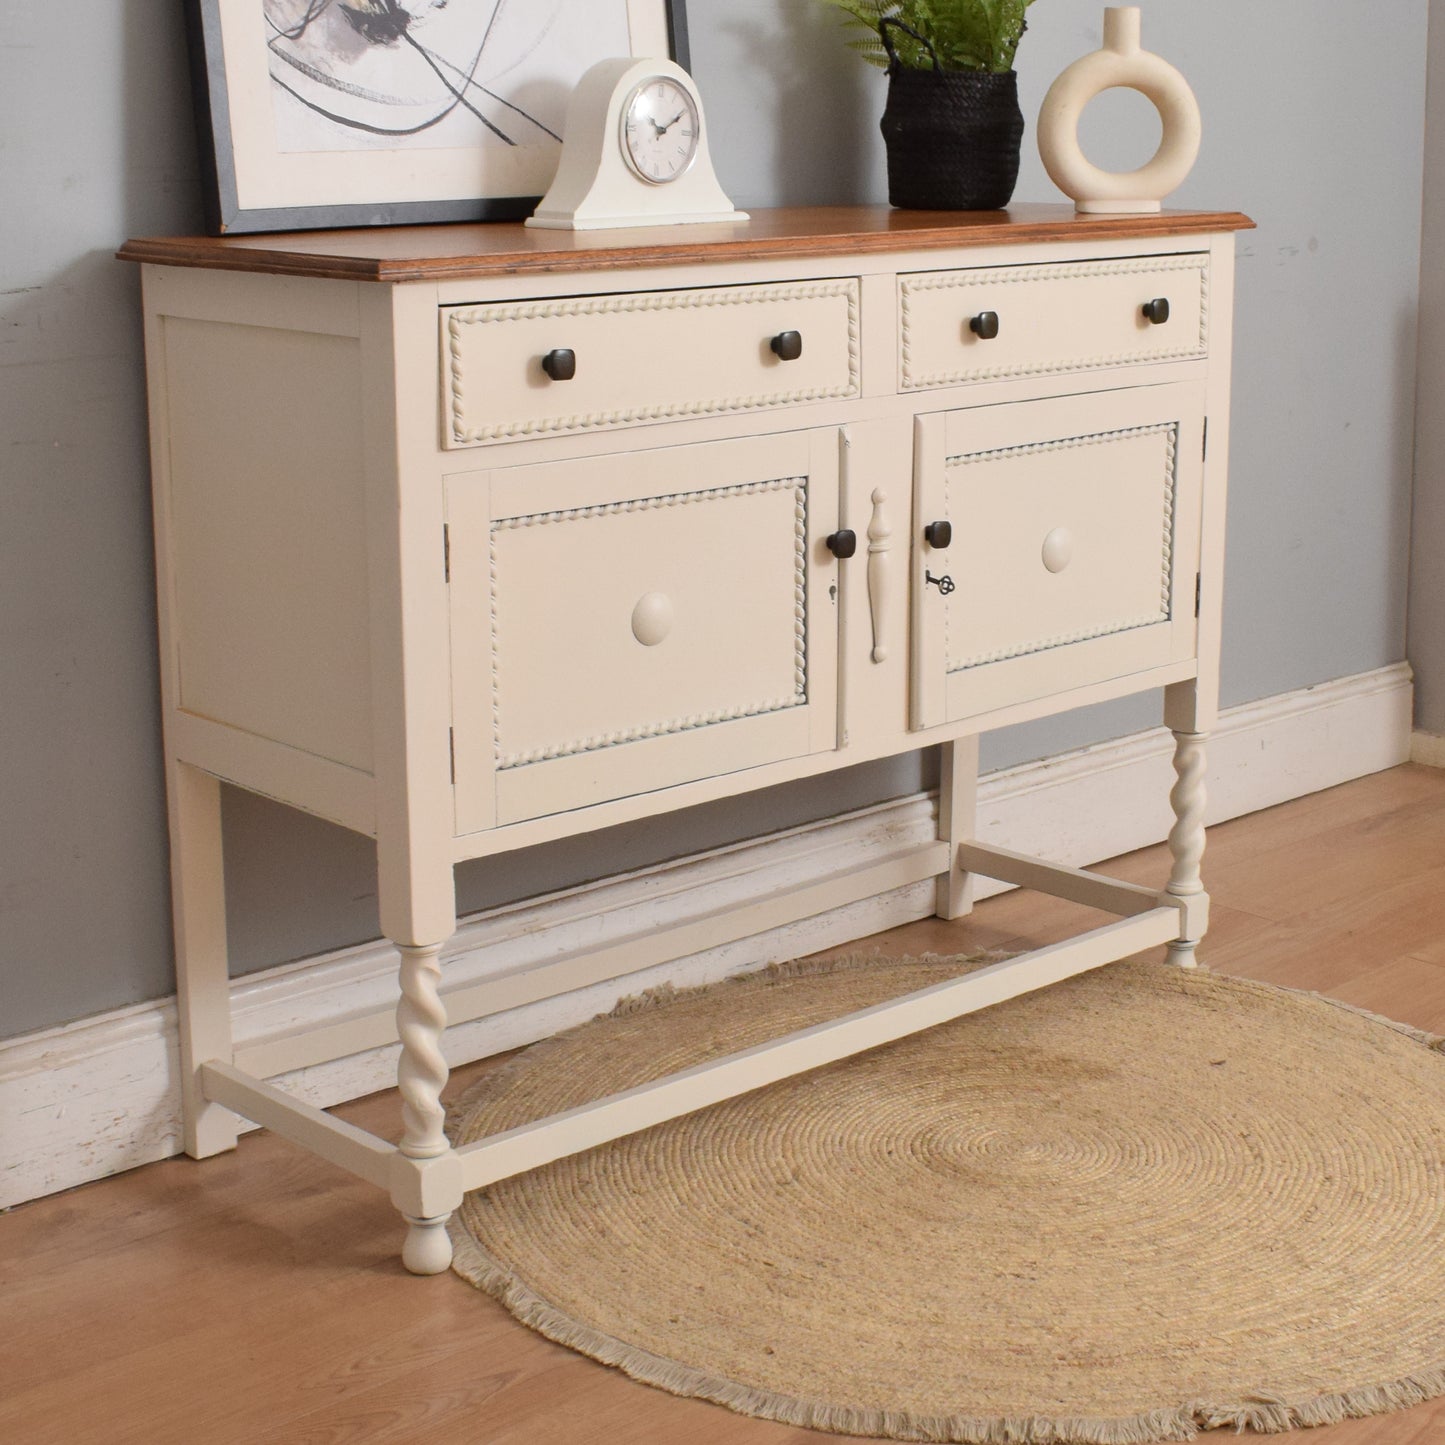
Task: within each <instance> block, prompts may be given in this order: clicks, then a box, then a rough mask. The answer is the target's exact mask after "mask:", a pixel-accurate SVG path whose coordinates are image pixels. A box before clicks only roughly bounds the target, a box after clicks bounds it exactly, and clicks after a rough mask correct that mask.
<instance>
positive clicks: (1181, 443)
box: [912, 383, 1204, 728]
mask: <svg viewBox="0 0 1445 1445" xmlns="http://www.w3.org/2000/svg"><path fill="white" fill-rule="evenodd" d="M1203 396H1204V394H1203V388H1202V386H1201V385H1199V384H1197V383H1187V384H1182V385H1166V386H1149V387H1140V388H1137V389H1133V390H1128V391H1115V392H1103V393H1098V394H1095V395H1092V396H1076V397H1064V398H1058V399H1054V400H1050V401H1038V402H1025V403H1020V404H1018V405H1013V406H997V407H980V408H977V409H973V410H967V411H955V412H940V413H936V414H934V415H931V416H924V417H920V418H919V419H918V421H917V423H916V437H915V442H916V452H915V458H914V462H915V472H914V492H915V504H916V507H917V510H916V512H915V516H916V517H917V519H918V532H919V537H918V540H917V543H916V550H915V555H914V575H913V594H912V595H913V635H914V654H913V678H912V693H913V696H912V719H913V726H914V727H915V728H923V727H931V726H934V725H935V724H938V723H943V722H954V721H959V720H962V719H965V718H968V717H972V716H977V715H978V714H981V713H985V712H989V711H991V710H993V709H995V708H1000V707H1006V706H1009V705H1010V704H1013V703H1018V702H1026V701H1029V700H1032V699H1035V698H1040V697H1047V696H1052V695H1056V694H1059V693H1064V692H1067V691H1069V690H1070V689H1072V688H1077V687H1083V686H1086V685H1088V684H1090V683H1094V682H1100V681H1103V680H1105V679H1109V678H1115V677H1123V676H1126V675H1128V674H1129V673H1134V672H1141V671H1144V670H1145V669H1147V668H1151V667H1158V666H1162V665H1164V664H1167V663H1170V662H1175V661H1179V660H1182V659H1185V658H1189V657H1192V656H1193V655H1194V651H1195V636H1196V627H1195V621H1196V619H1195V611H1194V606H1195V602H1194V599H1195V578H1196V569H1197V566H1198V556H1199V508H1200V485H1201V478H1202V473H1203V405H1204V401H1203ZM934 521H947V522H948V523H950V524H951V528H952V537H951V539H950V540H949V542H948V545H947V546H946V547H934V546H931V545H930V544H929V543H928V541H926V540H924V536H923V532H924V528H925V527H927V525H928V524H929V523H931V522H934ZM935 536H937V534H936V533H935Z"/></svg>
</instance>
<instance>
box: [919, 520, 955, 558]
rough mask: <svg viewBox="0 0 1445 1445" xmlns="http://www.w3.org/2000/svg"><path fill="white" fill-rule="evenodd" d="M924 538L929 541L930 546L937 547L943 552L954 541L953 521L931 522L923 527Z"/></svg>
mask: <svg viewBox="0 0 1445 1445" xmlns="http://www.w3.org/2000/svg"><path fill="white" fill-rule="evenodd" d="M923 540H924V541H925V542H927V543H928V545H929V546H930V547H933V548H936V549H937V550H938V551H940V552H941V551H942V550H943V549H944V548H945V547H946V546H948V544H949V543H950V542H951V541H953V523H952V522H930V523H929V524H928V525H927V526H926V527H925V528H924V529H923Z"/></svg>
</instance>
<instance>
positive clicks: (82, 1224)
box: [0, 767, 1445, 1445]
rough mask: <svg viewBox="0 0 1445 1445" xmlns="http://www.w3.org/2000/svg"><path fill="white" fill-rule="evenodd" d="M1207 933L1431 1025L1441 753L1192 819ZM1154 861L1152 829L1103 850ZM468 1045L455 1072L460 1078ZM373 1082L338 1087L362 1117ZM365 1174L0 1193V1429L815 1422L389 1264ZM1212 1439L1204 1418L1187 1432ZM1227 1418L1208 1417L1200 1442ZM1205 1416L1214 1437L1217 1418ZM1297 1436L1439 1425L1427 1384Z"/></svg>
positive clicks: (1222, 963)
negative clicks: (353, 1089) (1200, 837)
mask: <svg viewBox="0 0 1445 1445" xmlns="http://www.w3.org/2000/svg"><path fill="white" fill-rule="evenodd" d="M1205 863H1206V874H1207V880H1208V882H1209V885H1210V888H1211V891H1212V893H1213V895H1214V899H1215V910H1214V928H1213V931H1212V933H1211V936H1210V940H1209V943H1208V947H1207V949H1206V950H1205V957H1206V958H1207V961H1208V962H1209V963H1210V964H1211V965H1212V966H1213V967H1214V968H1216V969H1217V970H1219V971H1221V972H1232V973H1238V974H1247V975H1249V976H1251V977H1254V978H1259V979H1265V980H1270V981H1273V982H1278V983H1283V984H1289V985H1294V986H1300V987H1307V988H1315V989H1320V990H1323V991H1325V992H1328V993H1331V994H1334V995H1335V996H1336V997H1338V998H1342V999H1345V1000H1348V1001H1349V1002H1350V1003H1354V1004H1359V1005H1363V1006H1364V1007H1367V1008H1370V1009H1374V1010H1377V1011H1379V1012H1381V1013H1384V1014H1387V1015H1390V1016H1392V1017H1394V1018H1398V1019H1403V1020H1407V1021H1408V1022H1410V1023H1413V1024H1416V1025H1418V1026H1420V1027H1423V1028H1426V1029H1430V1030H1433V1031H1436V1032H1439V1033H1445V771H1433V770H1428V769H1424V768H1416V767H1404V768H1398V769H1396V770H1394V771H1392V772H1389V773H1383V774H1379V775H1377V776H1375V777H1372V778H1366V779H1362V780H1360V781H1359V782H1355V783H1350V784H1347V785H1346V786H1344V787H1341V788H1336V789H1334V790H1332V791H1331V792H1328V793H1320V794H1316V795H1315V796H1313V797H1310V798H1305V799H1302V800H1300V801H1298V802H1294V803H1289V804H1286V805H1285V806H1283V807H1279V808H1274V809H1271V810H1270V811H1268V812H1264V813H1258V814H1255V815H1254V816H1253V817H1250V818H1244V819H1240V820H1238V821H1236V822H1233V823H1227V824H1224V825H1222V826H1220V827H1218V828H1215V829H1213V830H1211V833H1210V844H1209V853H1208V856H1207V857H1206V859H1205ZM1111 866H1112V867H1113V870H1114V871H1116V872H1118V873H1119V874H1120V876H1122V877H1125V878H1129V879H1132V880H1136V881H1141V882H1157V881H1159V880H1161V879H1162V878H1163V877H1164V876H1165V874H1166V872H1167V861H1166V858H1165V854H1164V852H1163V850H1162V849H1158V848H1155V849H1149V850H1147V851H1145V852H1142V853H1137V854H1133V855H1131V856H1129V857H1128V858H1125V859H1122V860H1119V861H1118V863H1117V864H1115V865H1111ZM1078 917H1079V915H1078V911H1077V910H1074V909H1072V908H1071V907H1069V906H1066V905H1063V904H1059V903H1056V902H1054V901H1052V900H1046V899H1041V898H1039V897H1038V896H1037V895H1032V894H1021V893H1015V894H1011V895H1006V896H1003V897H999V898H996V899H991V900H989V901H987V902H985V903H983V904H981V905H980V906H979V907H978V909H977V910H976V911H975V913H974V914H973V916H972V917H970V918H968V919H965V920H961V921H959V922H958V923H953V924H942V923H938V922H927V923H920V924H915V925H913V926H911V927H908V928H902V929H897V930H895V931H894V932H892V933H889V934H884V935H880V936H879V937H878V938H876V939H873V940H870V941H869V946H876V947H877V949H878V951H879V952H880V953H883V952H894V951H902V950H920V949H936V950H941V951H961V950H971V949H976V948H979V947H1009V948H1021V947H1026V946H1030V945H1035V944H1040V943H1044V942H1048V941H1051V940H1053V939H1054V938H1056V937H1058V936H1060V935H1061V934H1063V933H1067V932H1068V931H1070V929H1071V927H1073V926H1075V925H1076V924H1077V922H1078ZM484 1067H485V1066H484V1065H478V1066H473V1067H472V1068H469V1069H466V1070H463V1071H460V1075H459V1079H458V1082H467V1081H469V1080H470V1079H471V1078H473V1077H475V1076H476V1075H477V1073H478V1072H479V1071H480V1070H481V1069H482V1068H484ZM395 1111H396V1102H395V1099H394V1097H393V1096H392V1095H379V1096H377V1097H376V1098H373V1099H368V1100H363V1101H361V1102H360V1103H357V1104H354V1105H350V1106H348V1107H347V1108H345V1109H343V1110H341V1111H340V1112H341V1113H343V1114H344V1115H346V1117H348V1118H351V1119H353V1120H355V1121H357V1122H359V1123H362V1124H364V1125H366V1126H367V1127H370V1128H374V1129H377V1130H378V1131H388V1130H389V1128H390V1123H391V1120H392V1117H393V1115H394V1114H395ZM399 1242H400V1236H399V1233H398V1227H397V1220H396V1216H395V1215H394V1214H393V1213H392V1210H391V1208H390V1206H389V1204H388V1203H387V1202H386V1200H385V1198H384V1197H383V1196H382V1194H381V1193H380V1192H379V1191H377V1190H374V1189H372V1188H371V1187H370V1186H367V1185H364V1184H360V1183H356V1182H354V1181H352V1180H350V1179H349V1177H347V1176H345V1175H343V1174H341V1173H339V1172H337V1171H335V1170H333V1169H331V1168H330V1167H328V1166H326V1165H324V1164H322V1163H320V1162H318V1161H315V1160H313V1159H311V1158H309V1157H307V1156H305V1155H303V1154H302V1153H300V1152H299V1151H297V1150H295V1149H293V1148H292V1147H291V1146H289V1145H287V1144H286V1143H284V1142H283V1141H281V1140H278V1139H275V1138H273V1137H271V1136H269V1135H264V1134H258V1135H253V1136H250V1137H248V1138H246V1139H244V1140H243V1141H242V1143H241V1146H240V1148H239V1150H238V1151H237V1152H236V1153H235V1154H231V1155H226V1156H222V1157H219V1158H216V1159H211V1160H208V1161H206V1162H205V1163H201V1164H197V1163H195V1162H192V1161H189V1160H184V1159H178V1160H171V1161H168V1162H166V1163H162V1164H154V1165H151V1166H149V1167H147V1168H144V1169H138V1170H135V1171H134V1172H132V1173H130V1174H126V1175H123V1176H120V1177H117V1178H114V1179H109V1180H103V1181H101V1182H98V1183H96V1184H91V1185H86V1186H85V1187H83V1188H80V1189H75V1190H72V1191H71V1192H69V1193H67V1194H63V1195H59V1196H56V1197H54V1198H50V1199H44V1200H38V1201H36V1202H35V1203H32V1204H28V1205H24V1206H22V1207H20V1208H17V1209H15V1210H13V1211H11V1212H10V1213H9V1214H6V1215H3V1216H0V1441H3V1442H5V1445H51V1442H54V1445H91V1442H96V1445H99V1442H104V1445H124V1442H131V1441H134V1442H145V1445H171V1442H175V1445H258V1442H285V1445H323V1442H325V1445H343V1442H345V1445H359V1442H382V1441H386V1442H406V1441H426V1442H429V1445H480V1442H485V1445H504V1442H505V1445H553V1442H569V1445H570V1442H576V1445H592V1442H605V1445H610V1442H627V1445H680V1442H681V1445H819V1442H822V1441H824V1440H838V1439H842V1438H843V1437H838V1436H824V1435H820V1434H816V1433H814V1432H811V1431H807V1430H797V1429H792V1428H788V1427H784V1426H778V1425H772V1424H767V1423H764V1422H760V1421H756V1420H749V1419H745V1418H743V1417H741V1416H737V1415H733V1414H731V1413H729V1412H728V1411H726V1410H723V1409H720V1408H718V1407H715V1406H712V1405H705V1404H702V1403H699V1402H697V1401H694V1400H678V1399H674V1398H672V1397H671V1396H669V1395H665V1394H663V1393H661V1392H660V1391H656V1390H651V1389H648V1388H646V1387H644V1386H641V1385H635V1384H633V1383H631V1382H630V1381H628V1380H626V1379H624V1378H623V1377H622V1376H620V1375H618V1374H616V1373H615V1372H613V1371H611V1370H608V1369H604V1368H603V1367H601V1366H599V1365H596V1364H593V1363H592V1362H591V1361H588V1360H585V1359H583V1358H582V1357H581V1356H578V1355H574V1354H572V1353H570V1352H569V1351H567V1350H563V1349H560V1348H558V1347H557V1346H554V1345H551V1344H549V1343H547V1342H546V1341H545V1340H543V1339H541V1337H540V1336H537V1335H534V1334H532V1333H530V1332H529V1331H528V1330H525V1329H523V1328H522V1327H521V1326H520V1325H517V1324H515V1323H514V1322H513V1321H512V1320H511V1319H510V1317H508V1316H507V1315H506V1314H504V1313H503V1311H502V1310H501V1309H500V1308H499V1307H498V1306H497V1305H496V1304H494V1303H493V1302H492V1301H491V1300H489V1299H487V1298H485V1297H483V1296H482V1295H480V1294H478V1293H477V1292H476V1291H474V1290H473V1289H471V1288H470V1287H469V1286H467V1285H465V1284H463V1283H462V1282H461V1281H460V1280H459V1279H457V1278H455V1277H454V1276H452V1275H450V1274H448V1275H443V1276H439V1277H437V1278H434V1279H425V1280H422V1279H413V1278H411V1277H409V1276H407V1275H406V1274H404V1273H403V1272H402V1270H401V1267H400V1265H399V1264H398V1263H397V1260H396V1255H395V1251H396V1249H397V1247H398V1245H399ZM1208 1438H1213V1437H1208ZM1224 1438H1226V1437H1225V1436H1221V1437H1220V1439H1221V1440H1222V1439H1224ZM1227 1438H1235V1437H1233V1436H1232V1435H1231V1436H1228V1437H1227ZM1303 1438H1306V1439H1308V1441H1309V1445H1427V1442H1435V1441H1445V1401H1440V1402H1436V1403H1434V1404H1430V1405H1424V1406H1421V1407H1420V1408H1418V1409H1416V1410H1414V1411H1411V1412H1409V1413H1406V1414H1399V1415H1392V1416H1383V1417H1379V1418H1376V1419H1373V1420H1366V1421H1357V1422H1353V1423H1350V1424H1347V1425H1342V1426H1336V1427H1332V1428H1328V1429H1323V1430H1318V1431H1313V1432H1311V1433H1310V1434H1309V1435H1308V1436H1307V1437H1303Z"/></svg>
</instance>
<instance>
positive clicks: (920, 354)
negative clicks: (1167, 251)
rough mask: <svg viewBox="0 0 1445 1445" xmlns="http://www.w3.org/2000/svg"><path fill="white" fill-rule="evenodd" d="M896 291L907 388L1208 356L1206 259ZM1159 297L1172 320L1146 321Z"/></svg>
mask: <svg viewBox="0 0 1445 1445" xmlns="http://www.w3.org/2000/svg"><path fill="white" fill-rule="evenodd" d="M898 291H899V320H900V332H901V334H900V347H899V358H900V361H899V384H900V386H901V388H902V389H903V390H904V391H919V390H926V389H927V388H929V387H938V386H957V385H962V384H965V383H968V382H974V381H1001V380H1007V379H1008V378H1010V377H1021V376H1046V375H1050V374H1053V373H1058V372H1070V371H1088V370H1094V369H1097V368H1100V367H1106V366H1126V365H1137V364H1139V363H1141V362H1158V361H1188V360H1198V359H1200V358H1202V357H1204V356H1206V355H1207V354H1208V351H1209V257H1208V255H1206V254H1204V253H1198V254H1190V255H1182V256H1141V257H1131V258H1127V259H1124V260H1119V261H1085V262H1077V263H1074V262H1051V263H1048V264H1045V265H1040V266H996V267H992V268H990V269H987V270H977V271H970V270H962V271H921V272H915V273H913V274H911V275H907V276H903V277H900V278H899V282H898ZM1161 300H1162V301H1167V302H1168V307H1169V311H1168V320H1167V321H1163V322H1162V323H1161V322H1156V321H1151V320H1150V319H1149V317H1148V316H1147V315H1146V314H1145V310H1144V308H1145V306H1146V305H1147V304H1148V303H1150V302H1156V301H1161ZM1156 314H1162V313H1158V312H1156ZM980 318H983V319H980ZM995 326H996V327H997V334H990V333H992V332H993V331H994V327H995Z"/></svg>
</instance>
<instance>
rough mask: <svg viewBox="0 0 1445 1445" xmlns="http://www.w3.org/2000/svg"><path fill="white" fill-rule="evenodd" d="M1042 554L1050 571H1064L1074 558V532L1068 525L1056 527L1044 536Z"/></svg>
mask: <svg viewBox="0 0 1445 1445" xmlns="http://www.w3.org/2000/svg"><path fill="white" fill-rule="evenodd" d="M1042 554H1043V559H1044V566H1045V567H1047V568H1048V569H1049V571H1050V572H1062V571H1063V570H1064V568H1065V567H1067V566H1068V565H1069V563H1070V562H1072V561H1073V560H1074V534H1073V533H1072V532H1071V531H1069V529H1068V528H1067V527H1055V528H1054V530H1053V531H1052V532H1050V533H1049V535H1048V536H1047V537H1045V538H1044V545H1043V549H1042Z"/></svg>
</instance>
